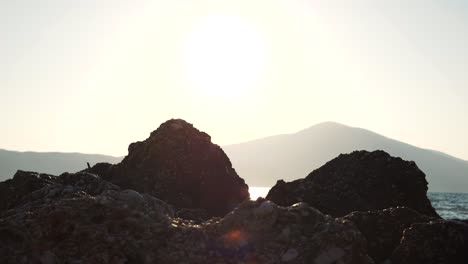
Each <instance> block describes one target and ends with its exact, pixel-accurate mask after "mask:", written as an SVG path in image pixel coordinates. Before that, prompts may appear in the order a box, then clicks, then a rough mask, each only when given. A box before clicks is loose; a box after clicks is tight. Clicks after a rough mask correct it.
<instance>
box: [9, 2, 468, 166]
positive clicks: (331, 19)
mask: <svg viewBox="0 0 468 264" xmlns="http://www.w3.org/2000/svg"><path fill="white" fill-rule="evenodd" d="M467 3H468V2H467V1H462V0H460V1H457V0H445V1H443V0H440V1H435V0H421V1H417V0H415V1H410V0H404V1H393V0H392V1H377V0H368V1H330V0H323V1H313V0H310V1H292V0H283V1H279V0H268V1H253V0H248V1H240V0H235V1H227V0H223V1H219V0H213V1H201V0H196V1H195V0H194V1H176V0H171V1H149V0H148V1H143V0H140V1H136V0H80V1H74V0H41V1H37V0H14V1H9V0H0V34H1V35H0V36H1V37H0V58H1V60H0V94H1V97H0V118H1V124H0V148H5V149H13V150H35V151H67V152H68V151H76V152H87V153H90V152H91V153H103V154H111V155H124V154H126V152H127V146H128V144H129V143H130V142H133V141H136V140H143V139H145V138H146V137H147V136H148V135H149V133H150V132H151V131H152V130H154V129H156V128H157V127H158V126H159V124H160V123H162V122H164V121H165V120H167V119H170V118H173V117H177V118H183V119H186V120H187V121H189V122H191V123H194V124H195V126H196V127H198V128H199V129H201V130H204V131H206V132H208V133H209V134H210V135H211V136H212V138H213V141H214V142H215V143H218V144H220V145H224V144H230V143H237V142H241V141H245V140H250V139H254V138H259V137H264V136H268V135H275V134H280V133H289V132H296V131H298V130H301V129H303V128H306V127H309V126H311V125H313V124H316V123H319V122H323V121H336V122H340V123H344V124H347V125H351V126H358V127H362V128H366V129H370V130H373V131H375V132H378V133H381V134H383V135H386V136H388V137H392V138H395V139H398V140H402V141H405V142H408V143H411V144H414V145H417V146H421V147H426V148H432V149H437V150H441V151H444V152H447V153H449V154H452V155H455V156H458V157H461V158H463V159H468V137H467V135H468V122H467V120H468V119H467V116H468V86H467V84H468V74H467V69H468V65H467V64H468V50H467V48H466V47H468V4H467Z"/></svg>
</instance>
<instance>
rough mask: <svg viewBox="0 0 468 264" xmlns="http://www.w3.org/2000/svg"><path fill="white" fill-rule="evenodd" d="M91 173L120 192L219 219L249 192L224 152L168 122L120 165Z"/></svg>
mask: <svg viewBox="0 0 468 264" xmlns="http://www.w3.org/2000/svg"><path fill="white" fill-rule="evenodd" d="M89 171H90V172H93V173H96V174H99V175H101V176H102V177H103V178H104V179H106V180H108V181H110V182H112V183H114V184H116V185H118V186H120V187H122V188H125V189H133V190H136V191H139V192H143V193H148V194H151V195H153V196H155V197H157V198H159V199H162V200H164V201H166V202H168V203H170V204H171V205H174V206H175V207H176V208H187V209H204V210H206V212H207V215H210V216H222V215H224V214H226V213H227V212H229V211H231V210H232V209H233V208H234V207H235V206H237V205H238V204H239V203H241V202H242V201H243V200H245V199H246V198H248V197H249V193H248V186H247V185H246V184H245V182H244V180H243V179H242V178H240V177H239V176H238V175H237V173H236V171H235V170H234V169H233V168H232V164H231V162H230V160H229V158H228V157H227V156H226V154H225V153H224V152H223V150H222V149H221V148H220V147H219V146H218V145H215V144H213V143H212V142H211V138H210V136H209V135H208V134H206V133H204V132H200V131H199V130H197V129H196V128H194V127H193V125H192V124H189V123H187V122H185V121H184V120H180V119H172V120H169V121H167V122H165V123H163V124H161V126H160V127H159V128H158V129H157V130H156V131H153V132H152V133H151V135H150V137H149V138H148V139H146V140H144V141H141V142H135V143H132V144H130V146H129V147H128V155H127V156H126V157H125V158H124V159H123V160H122V162H121V163H120V164H117V165H114V166H112V165H110V164H102V163H101V164H97V165H95V166H94V167H93V168H92V169H91V170H89Z"/></svg>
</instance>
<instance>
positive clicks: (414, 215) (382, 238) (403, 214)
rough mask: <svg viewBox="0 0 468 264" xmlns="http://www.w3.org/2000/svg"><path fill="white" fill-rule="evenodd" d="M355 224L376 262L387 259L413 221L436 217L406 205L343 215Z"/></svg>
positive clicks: (424, 220)
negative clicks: (423, 213)
mask: <svg viewBox="0 0 468 264" xmlns="http://www.w3.org/2000/svg"><path fill="white" fill-rule="evenodd" d="M343 219H346V220H350V221H352V222H353V223H355V224H356V226H357V228H358V229H359V230H360V231H361V233H362V234H363V235H364V236H365V237H366V239H367V247H368V252H369V256H370V257H372V259H374V261H375V262H376V263H381V262H383V261H384V260H386V259H388V258H389V257H390V256H391V254H392V252H393V250H395V248H396V247H397V246H398V245H399V243H400V240H401V237H402V235H403V231H404V230H405V229H406V228H408V227H410V226H411V225H412V224H414V223H425V222H429V221H431V220H437V218H431V217H428V216H425V215H422V214H420V213H418V212H416V211H414V210H413V209H410V208H406V207H396V208H389V209H385V210H379V211H369V212H353V213H351V214H349V215H346V216H344V217H343Z"/></svg>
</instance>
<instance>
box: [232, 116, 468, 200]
mask: <svg viewBox="0 0 468 264" xmlns="http://www.w3.org/2000/svg"><path fill="white" fill-rule="evenodd" d="M223 149H224V151H225V152H226V153H227V154H228V156H229V157H230V159H231V161H232V163H233V166H234V168H236V170H237V172H238V173H239V175H241V177H243V178H244V179H245V180H246V182H247V183H248V184H249V185H250V186H273V185H274V184H275V182H276V180H278V179H285V180H286V181H290V180H294V179H298V178H303V177H305V176H306V175H308V174H309V173H310V172H311V171H312V170H314V169H316V168H318V167H320V166H322V165H324V164H325V163H326V162H327V161H329V160H331V159H333V158H335V157H336V156H338V155H339V154H340V153H350V152H352V151H354V150H368V151H373V150H379V149H381V150H384V151H386V152H388V153H389V154H391V155H392V156H398V157H401V158H403V159H406V160H414V161H415V162H416V164H417V165H418V166H419V168H420V169H421V170H422V171H424V172H425V174H426V179H427V181H428V182H429V191H432V192H468V162H467V161H465V160H462V159H459V158H455V157H452V156H450V155H448V154H445V153H442V152H439V151H434V150H428V149H423V148H419V147H415V146H412V145H410V144H407V143H404V142H400V141H397V140H394V139H391V138H388V137H385V136H382V135H379V134H377V133H375V132H372V131H369V130H366V129H362V128H355V127H349V126H346V125H342V124H339V123H334V122H325V123H320V124H317V125H314V126H312V127H309V128H307V129H304V130H301V131H299V132H297V133H293V134H282V135H278V136H270V137H266V138H261V139H257V140H252V141H248V142H244V143H239V144H234V145H228V146H224V147H223Z"/></svg>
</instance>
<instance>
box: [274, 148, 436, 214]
mask: <svg viewBox="0 0 468 264" xmlns="http://www.w3.org/2000/svg"><path fill="white" fill-rule="evenodd" d="M426 193H427V181H426V178H425V175H424V173H423V172H422V171H421V170H419V168H418V167H417V166H416V164H415V163H414V162H412V161H404V160H402V159H401V158H394V157H391V156H390V155H389V154H387V153H385V152H384V151H374V152H368V151H355V152H352V153H351V154H341V155H340V156H338V157H337V158H335V159H333V160H331V161H329V162H328V163H326V164H325V165H324V166H322V167H321V168H319V169H317V170H314V171H313V172H311V173H310V174H309V175H308V176H307V177H306V178H305V179H299V180H296V181H292V182H290V183H285V182H284V181H282V180H280V181H278V182H277V183H276V185H275V186H274V187H273V188H272V189H271V190H270V192H269V193H268V195H267V197H266V198H267V199H269V200H271V201H273V202H275V203H277V204H280V205H285V206H287V205H291V204H294V203H297V202H301V201H304V202H307V203H309V204H310V205H312V206H314V207H315V208H317V209H319V210H320V211H322V212H323V213H326V214H330V215H332V216H336V217H339V216H343V215H346V214H348V213H351V212H354V211H369V210H381V209H385V208H389V207H397V206H406V207H409V208H412V209H414V210H416V211H418V212H420V213H422V214H425V215H428V216H433V217H439V216H438V214H437V213H436V212H435V210H434V208H432V206H431V203H430V201H429V199H428V198H427V196H426Z"/></svg>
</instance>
